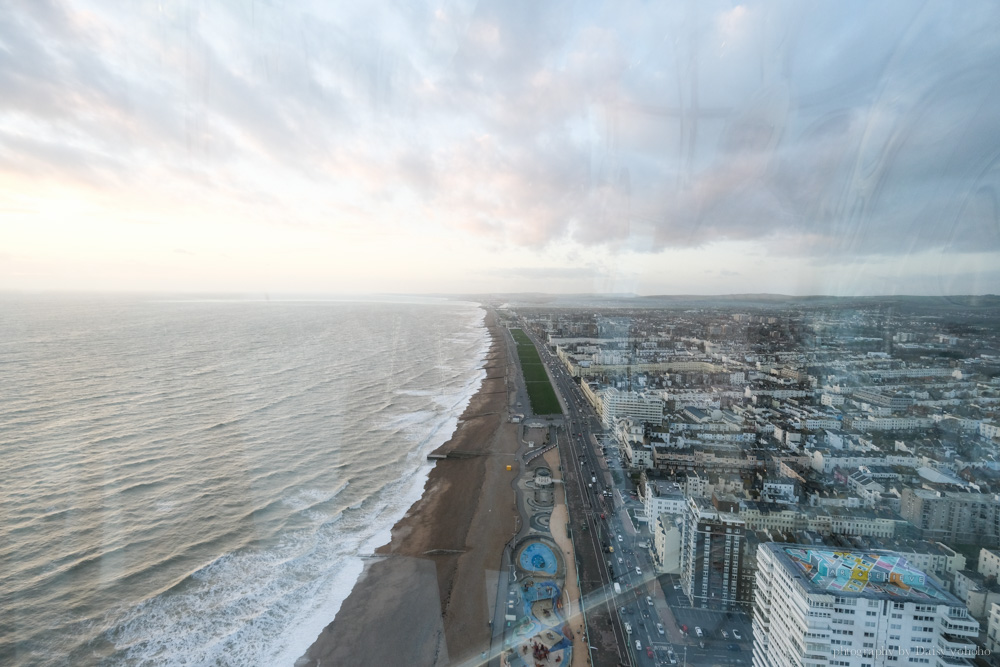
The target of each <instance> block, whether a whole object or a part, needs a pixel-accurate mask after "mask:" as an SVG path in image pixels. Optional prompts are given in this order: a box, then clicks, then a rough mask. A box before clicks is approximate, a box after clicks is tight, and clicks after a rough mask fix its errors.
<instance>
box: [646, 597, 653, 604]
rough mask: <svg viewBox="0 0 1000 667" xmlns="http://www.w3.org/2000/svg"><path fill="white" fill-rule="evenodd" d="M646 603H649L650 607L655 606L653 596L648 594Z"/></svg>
mask: <svg viewBox="0 0 1000 667" xmlns="http://www.w3.org/2000/svg"><path fill="white" fill-rule="evenodd" d="M646 604H648V605H649V606H650V607H652V606H653V598H651V597H649V596H648V595H647V596H646Z"/></svg>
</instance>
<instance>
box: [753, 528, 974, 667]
mask: <svg viewBox="0 0 1000 667" xmlns="http://www.w3.org/2000/svg"><path fill="white" fill-rule="evenodd" d="M978 633H979V624H978V623H977V622H976V621H975V620H973V619H972V618H970V617H969V614H968V611H967V610H966V608H965V605H963V604H962V603H961V602H960V601H959V600H958V599H957V598H956V597H955V596H954V595H952V594H951V593H948V592H947V591H945V590H944V589H943V588H941V587H940V586H938V585H937V583H935V581H934V580H933V578H932V577H930V576H928V575H926V574H925V573H924V572H923V571H921V570H919V569H917V568H915V567H913V566H912V565H910V564H909V563H908V562H907V560H906V559H905V558H903V557H902V556H900V555H899V554H897V553H894V552H891V551H846V550H839V549H831V548H827V547H820V548H812V547H808V546H800V545H794V544H777V543H765V544H761V545H760V547H758V551H757V589H756V592H755V595H754V612H753V634H754V649H753V664H754V667H878V666H890V667H904V666H907V667H909V666H910V665H929V666H931V667H954V666H957V665H971V664H972V658H973V657H975V655H976V644H975V643H974V640H975V638H976V636H977V635H978Z"/></svg>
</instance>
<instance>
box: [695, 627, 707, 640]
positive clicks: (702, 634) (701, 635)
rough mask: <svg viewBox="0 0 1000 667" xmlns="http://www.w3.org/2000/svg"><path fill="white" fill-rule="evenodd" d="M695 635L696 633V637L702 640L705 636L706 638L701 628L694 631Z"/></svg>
mask: <svg viewBox="0 0 1000 667" xmlns="http://www.w3.org/2000/svg"><path fill="white" fill-rule="evenodd" d="M694 633H695V634H696V635H698V637H699V638H701V637H704V636H705V633H704V632H702V631H701V628H699V627H695V629H694Z"/></svg>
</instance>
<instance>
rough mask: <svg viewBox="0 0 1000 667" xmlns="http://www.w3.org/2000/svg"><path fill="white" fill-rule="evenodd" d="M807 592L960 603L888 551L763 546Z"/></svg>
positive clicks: (929, 578)
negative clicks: (796, 575) (803, 584)
mask: <svg viewBox="0 0 1000 667" xmlns="http://www.w3.org/2000/svg"><path fill="white" fill-rule="evenodd" d="M765 546H766V547H768V548H770V549H771V551H772V552H774V553H775V554H776V555H777V556H778V559H779V560H780V561H782V562H783V563H784V564H785V566H786V567H787V568H788V570H789V571H790V572H792V573H793V574H798V575H800V576H801V578H802V579H804V580H805V583H806V585H807V587H808V588H810V589H811V592H817V593H830V594H834V595H845V594H847V595H857V596H859V597H865V598H882V599H891V600H899V601H902V600H908V601H915V602H927V601H930V602H936V603H944V604H951V605H959V604H961V603H960V602H959V600H958V598H956V597H955V596H954V595H952V594H951V593H948V592H947V591H945V590H944V589H942V588H941V587H940V586H938V584H937V583H935V582H934V580H933V578H931V577H929V576H928V575H926V574H925V573H924V572H923V570H920V569H917V568H916V567H914V566H912V565H910V564H909V563H908V562H907V560H906V558H904V557H903V556H901V555H899V554H898V553H894V552H891V551H867V550H866V551H859V550H835V549H829V548H810V547H804V546H797V545H789V544H769V545H765Z"/></svg>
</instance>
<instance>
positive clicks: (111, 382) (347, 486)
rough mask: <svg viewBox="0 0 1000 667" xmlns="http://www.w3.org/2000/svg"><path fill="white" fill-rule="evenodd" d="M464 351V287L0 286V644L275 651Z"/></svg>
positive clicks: (287, 645)
mask: <svg viewBox="0 0 1000 667" xmlns="http://www.w3.org/2000/svg"><path fill="white" fill-rule="evenodd" d="M487 348H488V336H487V333H486V330H485V329H484V327H483V311H482V310H481V309H480V308H478V307H477V306H476V305H475V304H469V303H454V302H451V303H446V302H430V301H426V302H398V303H390V302H336V301H327V302H305V301H303V302H276V301H271V302H247V301H232V302H226V301H200V302H199V301H179V300H177V301H168V300H153V299H147V300H142V299H134V298H133V299H126V298H110V297H109V298H93V297H91V298H72V299H71V298H55V297H31V298H29V297H4V298H3V299H0V457H2V464H0V664H3V665H18V666H20V665H64V664H72V665H187V666H192V665H268V666H270V665H292V664H293V663H294V661H295V659H296V658H298V657H299V656H301V655H302V654H303V653H304V652H305V650H306V648H308V646H309V645H310V644H311V643H312V641H313V640H314V639H315V638H316V636H317V635H318V634H319V632H320V630H322V628H323V627H324V626H325V625H326V624H327V623H328V622H329V621H330V620H331V619H332V618H333V617H334V616H335V614H336V612H337V609H338V608H339V606H340V604H341V602H342V601H343V599H344V598H345V597H346V596H347V594H348V593H349V592H350V590H351V587H352V586H353V584H354V583H355V581H356V580H357V577H358V575H359V574H360V573H361V570H362V567H363V563H364V560H363V558H364V556H365V555H367V554H371V553H372V551H373V550H374V549H375V548H376V547H377V546H379V545H381V544H384V543H385V542H387V541H388V539H389V529H390V527H391V526H392V525H393V524H394V523H395V522H396V521H397V520H398V519H399V518H400V517H402V516H403V514H404V513H405V512H406V510H407V509H408V507H409V506H410V505H411V504H412V503H413V502H414V501H415V500H416V499H417V498H419V496H420V493H421V492H422V489H423V484H424V481H425V480H426V476H427V473H428V471H429V470H430V465H429V464H428V463H427V461H426V455H427V453H428V452H430V451H431V450H432V449H434V448H435V447H437V446H438V445H440V444H441V443H443V442H445V441H446V440H447V439H448V438H449V437H450V435H451V434H452V433H453V431H454V428H455V426H456V424H457V419H458V417H459V416H460V415H461V412H462V410H463V409H464V408H465V406H466V405H467V404H468V401H469V399H470V397H471V396H472V395H473V394H474V393H475V391H476V390H477V389H478V387H479V385H480V383H481V380H482V378H483V377H484V376H485V373H484V371H483V365H484V359H485V353H486V350H487Z"/></svg>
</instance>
